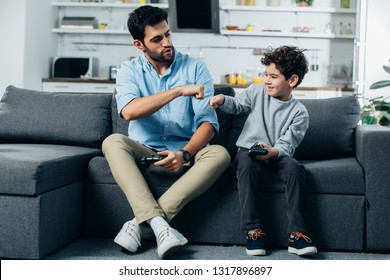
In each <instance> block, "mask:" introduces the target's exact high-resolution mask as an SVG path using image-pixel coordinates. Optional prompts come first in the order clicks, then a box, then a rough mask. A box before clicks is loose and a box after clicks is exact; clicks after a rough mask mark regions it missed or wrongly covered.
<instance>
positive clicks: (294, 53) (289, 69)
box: [261, 46, 309, 87]
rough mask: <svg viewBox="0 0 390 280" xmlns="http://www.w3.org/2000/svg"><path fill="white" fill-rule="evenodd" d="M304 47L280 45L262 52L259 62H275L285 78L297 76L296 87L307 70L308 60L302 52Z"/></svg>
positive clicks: (266, 63) (267, 63)
mask: <svg viewBox="0 0 390 280" xmlns="http://www.w3.org/2000/svg"><path fill="white" fill-rule="evenodd" d="M304 51H307V50H306V49H299V48H298V47H295V46H281V47H279V48H276V49H274V50H269V51H267V52H266V53H265V54H264V57H263V58H262V59H261V63H262V64H264V65H266V66H268V65H270V64H271V63H274V64H275V67H276V69H278V70H279V71H280V72H281V73H282V74H283V76H284V78H285V79H286V80H288V79H290V78H291V76H292V75H294V74H295V75H297V76H298V78H299V79H298V82H297V84H296V85H295V87H297V86H298V85H299V84H300V83H301V82H302V80H303V77H305V75H306V73H307V72H308V71H309V62H308V61H307V59H306V57H305V55H304V54H303V52H304Z"/></svg>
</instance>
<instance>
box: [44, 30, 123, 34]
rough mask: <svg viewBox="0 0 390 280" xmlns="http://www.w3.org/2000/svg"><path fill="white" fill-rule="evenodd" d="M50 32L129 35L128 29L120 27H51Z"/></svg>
mask: <svg viewBox="0 0 390 280" xmlns="http://www.w3.org/2000/svg"><path fill="white" fill-rule="evenodd" d="M51 32H53V33H58V34H102V35H110V34H112V35H129V31H128V30H120V29H82V28H53V29H52V30H51Z"/></svg>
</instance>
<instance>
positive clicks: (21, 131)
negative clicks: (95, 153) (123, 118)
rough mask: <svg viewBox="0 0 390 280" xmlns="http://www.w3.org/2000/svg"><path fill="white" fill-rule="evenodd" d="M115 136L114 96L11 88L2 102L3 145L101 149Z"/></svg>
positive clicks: (0, 118) (1, 139) (1, 140)
mask: <svg viewBox="0 0 390 280" xmlns="http://www.w3.org/2000/svg"><path fill="white" fill-rule="evenodd" d="M109 134H111V94H101V93H98V94H96V93H52V92H42V91H34V90H27V89H21V88H16V87H14V86H9V87H7V89H6V90H5V93H4V95H3V97H2V99H1V102H0V143H42V144H44V143H46V144H66V145H76V146H84V147H93V148H100V147H101V143H102V141H103V140H104V139H105V138H106V137H107V136H108V135H109Z"/></svg>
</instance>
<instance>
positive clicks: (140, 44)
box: [133, 40, 145, 51]
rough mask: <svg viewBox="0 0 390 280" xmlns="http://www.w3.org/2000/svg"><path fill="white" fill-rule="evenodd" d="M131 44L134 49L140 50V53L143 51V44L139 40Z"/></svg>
mask: <svg viewBox="0 0 390 280" xmlns="http://www.w3.org/2000/svg"><path fill="white" fill-rule="evenodd" d="M133 44H134V46H135V47H136V48H138V49H140V50H141V51H144V50H145V48H144V44H143V43H142V42H141V41H140V40H134V42H133Z"/></svg>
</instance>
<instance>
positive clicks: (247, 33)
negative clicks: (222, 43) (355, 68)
mask: <svg viewBox="0 0 390 280" xmlns="http://www.w3.org/2000/svg"><path fill="white" fill-rule="evenodd" d="M220 33H221V34H222V35H231V36H265V37H293V38H318V39H349V40H353V39H354V38H355V37H354V35H337V34H325V33H310V32H307V33H305V32H265V31H241V30H224V29H221V30H220Z"/></svg>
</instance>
